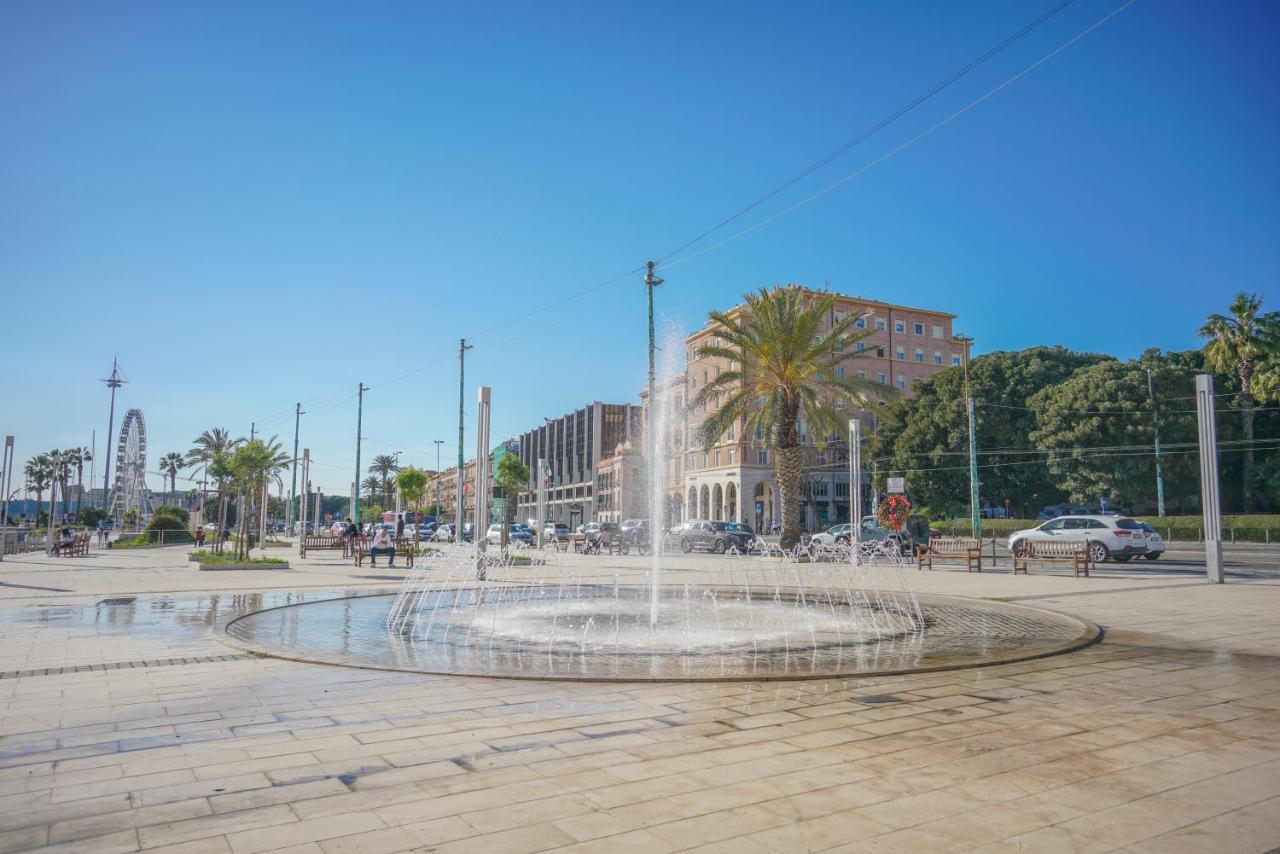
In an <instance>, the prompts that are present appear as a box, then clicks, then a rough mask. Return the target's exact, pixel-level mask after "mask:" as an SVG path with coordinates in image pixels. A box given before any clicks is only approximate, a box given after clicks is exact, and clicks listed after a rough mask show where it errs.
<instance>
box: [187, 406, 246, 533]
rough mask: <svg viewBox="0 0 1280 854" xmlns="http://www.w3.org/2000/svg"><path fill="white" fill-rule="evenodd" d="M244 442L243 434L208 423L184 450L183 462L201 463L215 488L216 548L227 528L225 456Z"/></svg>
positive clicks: (228, 477) (228, 469)
mask: <svg viewBox="0 0 1280 854" xmlns="http://www.w3.org/2000/svg"><path fill="white" fill-rule="evenodd" d="M243 442H244V438H243V437H240V438H236V439H233V438H231V434H230V433H229V432H228V431H227V430H226V428H223V427H212V428H210V429H208V430H205V431H204V432H203V433H201V434H200V435H199V436H197V437H196V438H195V439H194V440H192V443H191V444H192V448H191V450H189V451H187V465H189V466H196V465H201V464H203V465H204V466H205V467H206V468H205V476H206V478H207V477H212V478H213V479H214V482H215V483H216V484H217V488H218V536H217V537H216V538H215V539H214V542H215V544H216V547H217V548H219V549H220V548H221V542H222V535H223V532H224V531H226V529H227V484H228V482H229V481H230V478H231V470H230V466H229V460H230V457H231V454H232V453H233V452H234V451H235V449H236V448H237V447H239V446H240V445H241V444H242V443H243ZM200 513H201V517H202V518H203V515H204V490H203V489H201V491H200Z"/></svg>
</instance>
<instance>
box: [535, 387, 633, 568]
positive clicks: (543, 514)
mask: <svg viewBox="0 0 1280 854" xmlns="http://www.w3.org/2000/svg"><path fill="white" fill-rule="evenodd" d="M650 405H651V406H652V403H651V404H650ZM534 477H536V478H537V481H536V484H535V485H536V486H537V490H538V491H537V493H536V494H537V496H538V510H537V512H538V548H542V545H543V543H542V538H543V530H544V529H545V528H546V527H547V460H546V458H545V457H538V468H537V469H536V471H535V474H534ZM650 524H652V523H650Z"/></svg>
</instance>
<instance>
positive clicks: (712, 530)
mask: <svg viewBox="0 0 1280 854" xmlns="http://www.w3.org/2000/svg"><path fill="white" fill-rule="evenodd" d="M673 533H674V532H673ZM677 536H678V537H679V539H678V540H677V543H678V544H679V545H680V551H682V552H685V553H686V554H687V553H688V552H691V551H693V550H694V549H706V550H707V551H709V552H712V553H714V554H724V553H725V552H727V551H728V550H729V549H736V550H737V551H740V552H747V551H750V550H751V546H752V544H753V543H754V542H755V539H756V538H755V535H754V534H752V533H750V530H749V529H746V526H745V525H738V524H736V523H734V522H707V521H705V520H697V521H693V522H686V523H685V525H684V528H683V530H681V531H680V532H679V534H678V535H677Z"/></svg>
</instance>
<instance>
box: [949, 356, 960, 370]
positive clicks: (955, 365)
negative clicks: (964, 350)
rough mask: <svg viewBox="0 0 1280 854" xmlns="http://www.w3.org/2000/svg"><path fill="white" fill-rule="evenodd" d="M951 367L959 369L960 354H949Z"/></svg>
mask: <svg viewBox="0 0 1280 854" xmlns="http://www.w3.org/2000/svg"><path fill="white" fill-rule="evenodd" d="M951 367H953V368H958V367H960V354H959V353H952V354H951Z"/></svg>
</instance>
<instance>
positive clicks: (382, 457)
mask: <svg viewBox="0 0 1280 854" xmlns="http://www.w3.org/2000/svg"><path fill="white" fill-rule="evenodd" d="M398 471H400V466H399V465H398V464H397V463H396V458H395V455H394V454H379V455H378V456H376V457H374V458H373V462H372V463H371V464H370V465H369V474H376V475H377V476H378V478H379V480H381V481H382V498H383V501H382V504H383V506H384V507H385V506H389V505H390V504H391V475H393V474H395V473H396V472H398Z"/></svg>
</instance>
